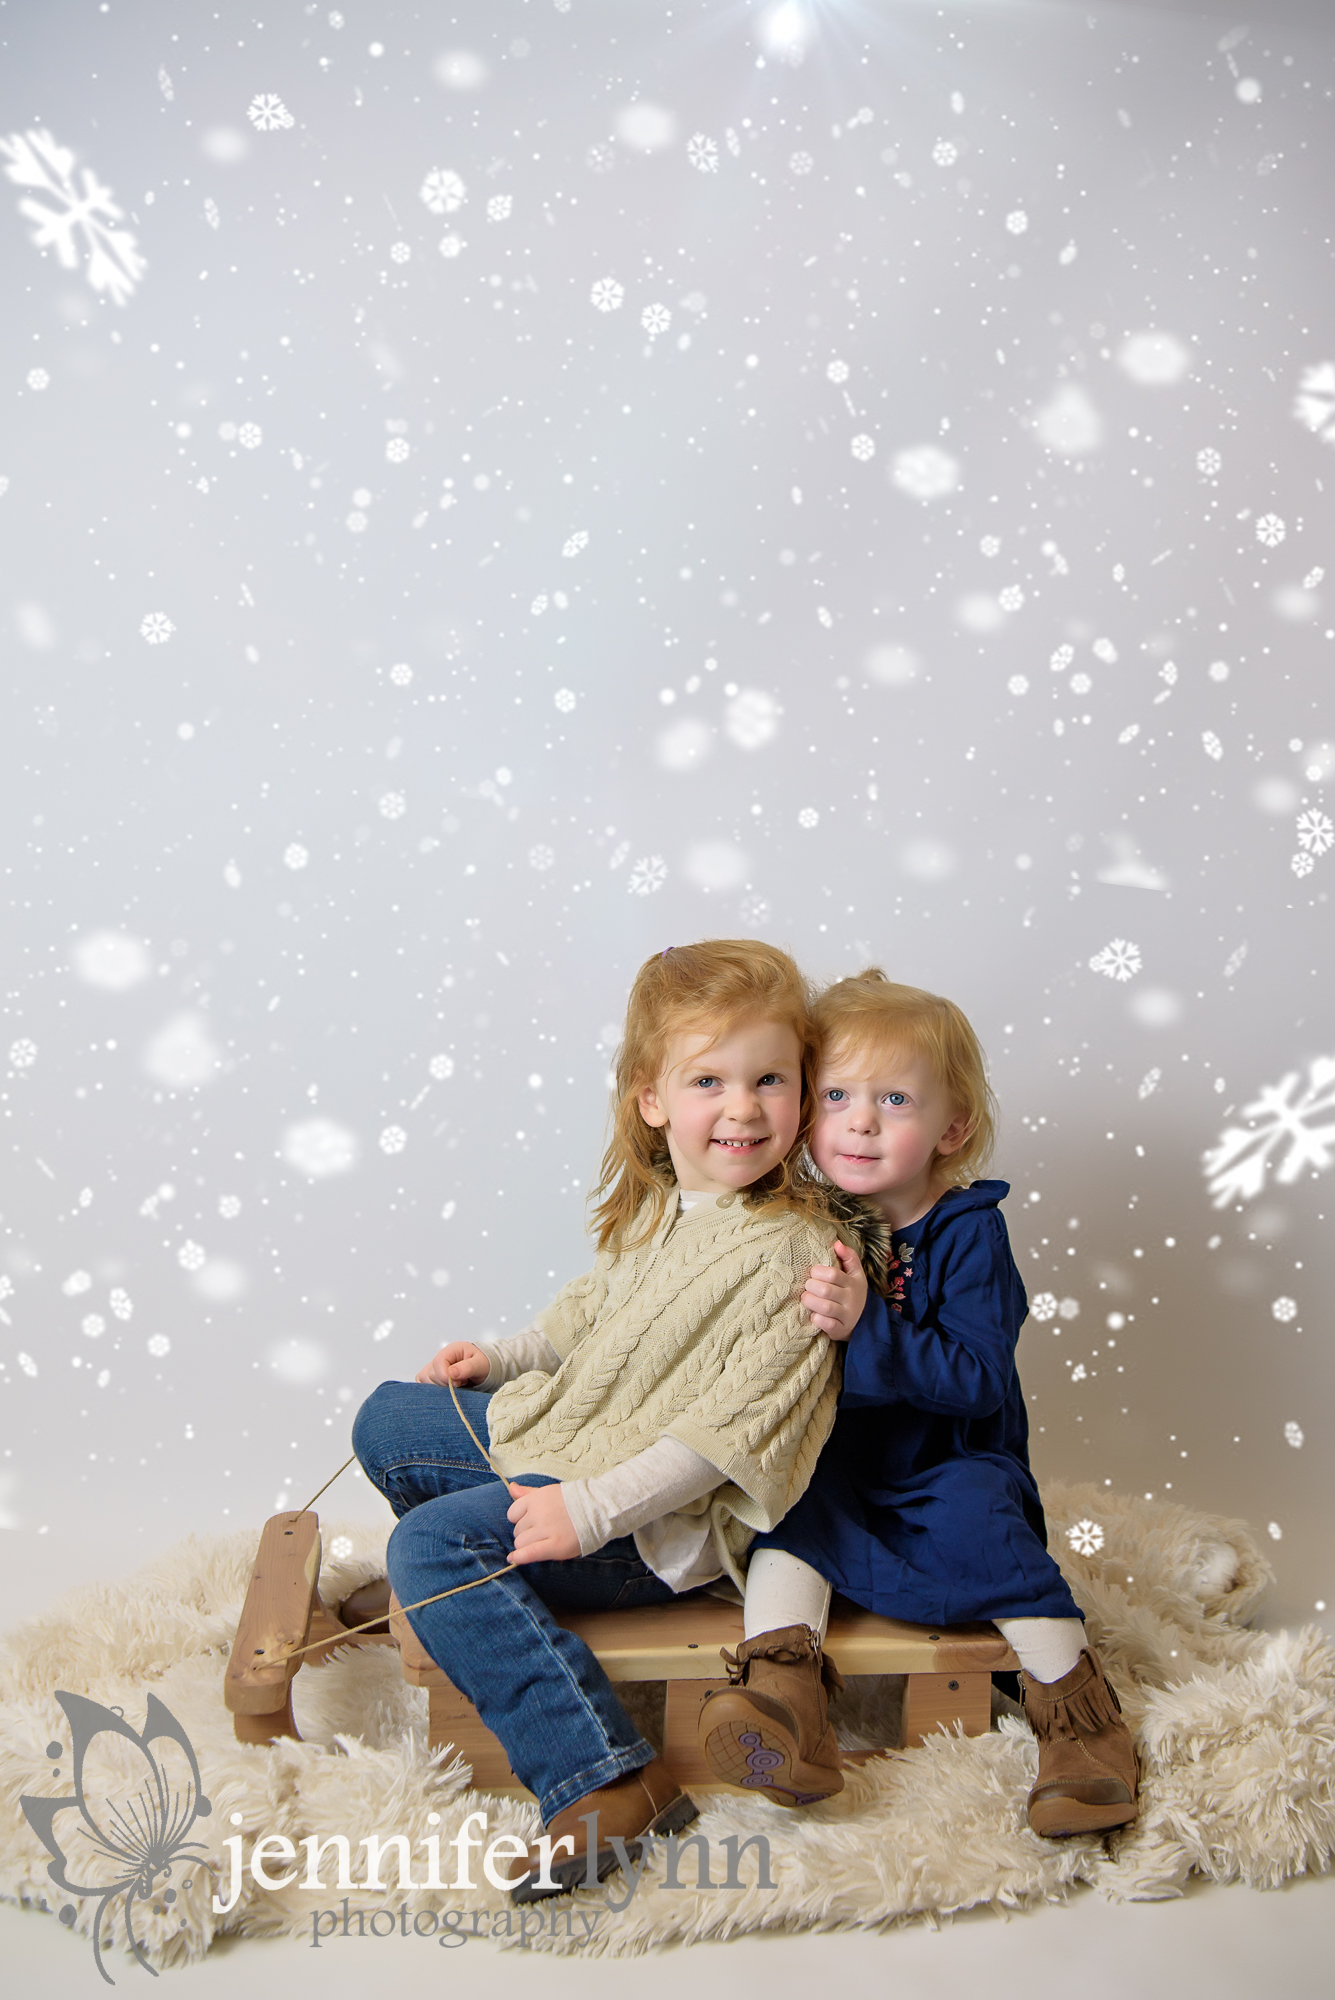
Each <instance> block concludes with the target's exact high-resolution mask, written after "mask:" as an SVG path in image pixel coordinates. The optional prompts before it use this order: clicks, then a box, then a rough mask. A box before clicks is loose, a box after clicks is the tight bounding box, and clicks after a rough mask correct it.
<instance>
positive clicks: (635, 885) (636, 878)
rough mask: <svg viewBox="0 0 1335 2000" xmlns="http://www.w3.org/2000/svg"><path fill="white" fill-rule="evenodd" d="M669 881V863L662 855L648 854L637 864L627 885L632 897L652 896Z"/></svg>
mask: <svg viewBox="0 0 1335 2000" xmlns="http://www.w3.org/2000/svg"><path fill="white" fill-rule="evenodd" d="M666 881H667V863H666V861H664V859H663V857H662V855H661V854H646V855H643V856H642V857H641V858H640V860H638V861H637V862H636V863H635V866H634V867H633V868H632V869H631V871H630V879H629V881H628V882H627V883H626V887H627V889H628V890H629V891H630V893H631V895H632V896H652V895H653V893H654V891H655V890H656V889H661V888H662V886H663V884H664V883H665V882H666Z"/></svg>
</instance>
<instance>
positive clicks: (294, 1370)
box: [269, 1337, 329, 1389]
mask: <svg viewBox="0 0 1335 2000" xmlns="http://www.w3.org/2000/svg"><path fill="white" fill-rule="evenodd" d="M269 1367H270V1369H271V1370H272V1371H273V1373H274V1374H275V1375H276V1376H277V1377H278V1379H279V1381H280V1382H289V1383H291V1384H292V1386H293V1387H294V1388H299V1389H301V1388H305V1387H306V1385H307V1384H308V1383H310V1382H318V1381H319V1379H320V1377H321V1376H322V1375H323V1374H324V1373H325V1371H326V1370H327V1369H328V1367H329V1356H328V1355H327V1354H326V1353H325V1350H324V1348H323V1347H321V1346H320V1344H319V1342H318V1341H314V1340H299V1339H297V1338H295V1337H294V1338H293V1339H291V1340H280V1341H279V1342H278V1344H277V1346H276V1347H271V1348H270V1349H269Z"/></svg>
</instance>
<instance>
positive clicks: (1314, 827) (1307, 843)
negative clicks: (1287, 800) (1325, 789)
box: [1298, 806, 1335, 854]
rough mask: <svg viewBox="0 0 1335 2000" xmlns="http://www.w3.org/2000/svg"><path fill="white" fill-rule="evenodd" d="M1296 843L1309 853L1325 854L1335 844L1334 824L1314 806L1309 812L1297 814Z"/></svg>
mask: <svg viewBox="0 0 1335 2000" xmlns="http://www.w3.org/2000/svg"><path fill="white" fill-rule="evenodd" d="M1298 845H1299V847H1305V848H1306V849H1307V850H1308V852H1309V853H1310V854H1326V853H1329V851H1330V849H1331V847H1332V846H1335V826H1333V825H1332V824H1331V821H1330V820H1329V818H1328V817H1327V815H1326V814H1325V813H1323V812H1318V811H1317V809H1316V807H1315V806H1313V807H1312V809H1311V811H1310V812H1304V813H1299V815H1298Z"/></svg>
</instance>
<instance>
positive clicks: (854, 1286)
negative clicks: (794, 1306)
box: [802, 1243, 867, 1340]
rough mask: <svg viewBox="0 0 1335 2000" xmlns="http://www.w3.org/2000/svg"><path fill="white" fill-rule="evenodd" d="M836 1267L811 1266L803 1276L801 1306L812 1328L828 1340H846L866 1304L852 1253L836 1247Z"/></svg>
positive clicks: (863, 1278) (861, 1274)
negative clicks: (824, 1335) (804, 1309)
mask: <svg viewBox="0 0 1335 2000" xmlns="http://www.w3.org/2000/svg"><path fill="white" fill-rule="evenodd" d="M834 1254H835V1256H836V1257H837V1258H838V1260H839V1261H838V1263H837V1264H813V1265H812V1267H811V1269H810V1271H809V1272H808V1274H807V1282H806V1286H805V1289H804V1290H803V1293H802V1304H803V1305H804V1306H805V1307H806V1309H807V1311H808V1312H809V1313H810V1314H811V1320H812V1324H813V1326H818V1327H819V1328H820V1330H821V1332H822V1333H824V1334H828V1335H829V1337H830V1339H831V1340H847V1339H848V1336H849V1334H850V1333H852V1331H853V1328H854V1327H855V1326H856V1325H857V1323H858V1321H859V1320H860V1319H861V1317H862V1308H863V1307H864V1306H865V1305H866V1303H867V1279H866V1274H865V1272H864V1271H863V1269H862V1266H861V1264H859V1262H858V1260H857V1257H856V1255H855V1254H854V1252H853V1251H852V1250H849V1249H846V1248H845V1246H844V1245H843V1244H842V1243H836V1244H835V1246H834Z"/></svg>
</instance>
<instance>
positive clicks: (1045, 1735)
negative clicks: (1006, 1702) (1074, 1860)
mask: <svg viewBox="0 0 1335 2000" xmlns="http://www.w3.org/2000/svg"><path fill="white" fill-rule="evenodd" d="M1020 1686H1021V1688H1022V1690H1023V1692H1024V1712H1025V1715H1026V1716H1027V1718H1028V1721H1029V1726H1030V1728H1031V1729H1032V1730H1033V1732H1034V1735H1035V1736H1036V1737H1037V1738H1038V1780H1037V1782H1036V1784H1035V1785H1034V1789H1033V1790H1032V1791H1031V1792H1030V1794H1029V1824H1030V1826H1032V1827H1033V1829H1034V1832H1035V1833H1042V1834H1047V1835H1048V1836H1049V1837H1052V1836H1056V1835H1059V1834H1065V1833H1101V1832H1103V1831H1104V1830H1105V1829H1106V1828H1108V1827H1110V1826H1126V1825H1128V1824H1129V1823H1130V1821H1131V1820H1133V1819H1134V1818H1135V1817H1136V1789H1137V1784H1138V1780H1139V1767H1138V1765H1137V1762H1136V1746H1135V1744H1134V1743H1133V1742H1132V1741H1131V1732H1130V1730H1129V1729H1128V1728H1127V1726H1126V1724H1125V1723H1124V1722H1123V1720H1122V1709H1121V1704H1120V1702H1119V1701H1118V1699H1117V1696H1116V1695H1115V1694H1114V1692H1113V1690H1112V1688H1111V1686H1110V1685H1109V1683H1108V1680H1107V1677H1106V1676H1105V1674H1104V1671H1103V1667H1102V1665H1101V1663H1100V1661H1099V1660H1098V1659H1097V1658H1096V1656H1095V1655H1094V1654H1093V1653H1091V1652H1088V1651H1086V1652H1083V1653H1082V1654H1081V1655H1080V1660H1079V1663H1078V1665H1076V1666H1074V1667H1072V1669H1071V1671H1070V1673H1069V1674H1063V1676H1062V1678H1061V1679H1060V1680H1059V1681H1036V1680H1034V1679H1033V1678H1032V1677H1031V1676H1030V1675H1029V1674H1025V1673H1022V1674H1021V1675H1020Z"/></svg>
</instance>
